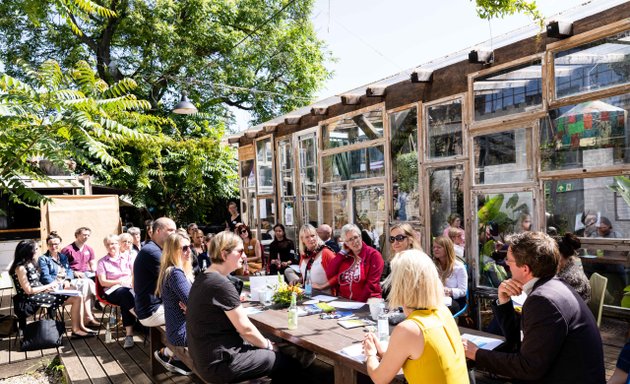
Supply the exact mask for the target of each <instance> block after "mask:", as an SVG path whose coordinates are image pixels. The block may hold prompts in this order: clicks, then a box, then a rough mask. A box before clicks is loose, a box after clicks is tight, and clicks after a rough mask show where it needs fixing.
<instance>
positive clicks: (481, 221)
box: [476, 192, 535, 288]
mask: <svg viewBox="0 0 630 384" xmlns="http://www.w3.org/2000/svg"><path fill="white" fill-rule="evenodd" d="M533 201H534V200H533V195H532V193H531V192H517V193H505V194H503V193H496V194H487V195H479V196H477V201H476V203H477V207H478V210H477V214H476V218H477V226H476V228H477V229H478V231H477V236H478V239H479V259H478V260H479V269H478V270H479V273H480V275H479V276H478V278H479V285H482V286H486V287H495V288H496V287H498V286H499V284H500V283H501V281H503V280H505V279H507V278H508V277H510V273H509V271H510V269H509V267H508V266H507V264H506V263H505V257H506V256H507V248H506V247H505V245H504V243H505V236H506V235H508V234H510V233H514V232H520V231H523V228H522V225H521V223H522V222H523V221H526V219H530V221H531V220H533V219H535V217H533V216H532V213H533V212H534V209H533V206H534V204H533ZM530 229H531V227H530Z"/></svg>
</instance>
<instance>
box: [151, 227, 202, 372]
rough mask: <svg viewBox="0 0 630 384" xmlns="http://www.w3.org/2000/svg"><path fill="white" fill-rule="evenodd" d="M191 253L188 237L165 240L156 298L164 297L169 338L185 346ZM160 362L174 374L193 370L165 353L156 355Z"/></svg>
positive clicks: (172, 341)
mask: <svg viewBox="0 0 630 384" xmlns="http://www.w3.org/2000/svg"><path fill="white" fill-rule="evenodd" d="M192 258H193V256H192V250H191V246H190V239H189V238H188V235H185V234H182V233H177V232H176V233H171V234H170V235H168V237H167V238H166V241H164V249H163V250H162V258H161V261H160V273H159V275H158V281H157V285H156V289H155V295H156V296H159V297H161V298H162V303H163V305H164V319H165V325H166V339H167V340H168V342H169V343H171V344H173V345H176V346H181V347H185V346H187V345H188V343H187V338H186V306H187V305H188V294H189V293H190V287H192V281H193V267H192ZM154 354H156V357H157V359H158V361H164V360H167V361H168V363H169V364H170V365H171V366H174V368H171V367H168V366H167V367H168V368H171V369H172V370H174V371H175V372H177V373H179V374H182V375H189V374H190V373H191V371H190V370H189V369H187V367H186V365H185V364H183V363H182V362H181V361H179V360H176V359H174V358H173V357H172V356H170V358H169V356H167V353H165V351H164V350H157V351H155V352H154Z"/></svg>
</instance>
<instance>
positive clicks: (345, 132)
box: [322, 109, 383, 149]
mask: <svg viewBox="0 0 630 384" xmlns="http://www.w3.org/2000/svg"><path fill="white" fill-rule="evenodd" d="M322 134H323V138H324V140H323V142H324V149H330V148H336V147H341V146H344V145H350V144H356V143H362V142H365V141H370V140H375V139H380V138H382V137H383V112H382V111H381V110H380V109H379V110H376V111H370V112H366V113H364V114H361V115H357V116H353V117H349V118H347V119H343V120H339V121H335V122H334V123H330V124H328V125H325V126H323V129H322Z"/></svg>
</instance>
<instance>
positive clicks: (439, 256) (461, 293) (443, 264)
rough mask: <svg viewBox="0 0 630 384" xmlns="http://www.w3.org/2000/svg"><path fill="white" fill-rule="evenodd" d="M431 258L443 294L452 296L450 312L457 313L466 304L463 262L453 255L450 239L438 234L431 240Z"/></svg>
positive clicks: (453, 250) (466, 286) (466, 281)
mask: <svg viewBox="0 0 630 384" xmlns="http://www.w3.org/2000/svg"><path fill="white" fill-rule="evenodd" d="M433 260H434V261H435V265H436V266H437V269H438V273H439V275H440V280H442V284H443V285H444V295H445V296H449V297H452V298H453V302H452V304H451V306H450V307H449V308H450V310H451V312H453V313H457V312H459V310H460V309H461V308H463V307H464V306H465V305H466V291H467V290H468V274H467V273H466V266H465V265H464V263H462V262H461V261H459V260H458V259H457V258H456V257H455V248H454V247H453V242H452V241H451V239H449V238H448V237H444V236H438V237H436V238H435V239H434V240H433Z"/></svg>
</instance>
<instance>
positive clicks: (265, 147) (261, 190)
mask: <svg viewBox="0 0 630 384" xmlns="http://www.w3.org/2000/svg"><path fill="white" fill-rule="evenodd" d="M271 155H272V151H271V138H269V139H265V140H262V141H257V142H256V162H257V166H258V169H257V171H256V174H257V175H258V194H259V195H264V194H270V193H273V167H272V162H271Z"/></svg>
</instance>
